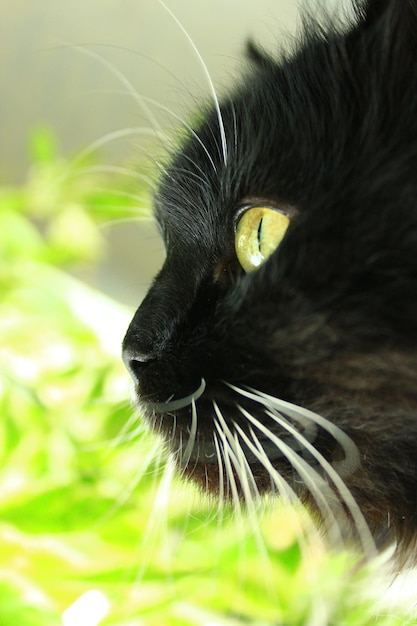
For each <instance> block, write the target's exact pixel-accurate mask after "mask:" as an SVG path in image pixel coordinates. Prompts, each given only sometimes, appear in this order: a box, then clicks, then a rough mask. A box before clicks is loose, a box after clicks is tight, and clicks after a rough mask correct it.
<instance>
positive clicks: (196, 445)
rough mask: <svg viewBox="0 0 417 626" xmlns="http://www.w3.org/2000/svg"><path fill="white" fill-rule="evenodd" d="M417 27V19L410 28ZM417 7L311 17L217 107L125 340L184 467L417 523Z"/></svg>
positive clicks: (234, 488) (343, 509) (244, 487)
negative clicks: (342, 25) (292, 42)
mask: <svg viewBox="0 0 417 626" xmlns="http://www.w3.org/2000/svg"><path fill="white" fill-rule="evenodd" d="M411 25H413V27H411ZM416 34H417V19H416V9H415V4H414V2H401V3H399V2H398V1H397V0H396V1H395V2H394V1H393V0H391V1H389V0H388V1H386V2H379V1H378V0H375V1H374V2H370V3H368V6H367V11H365V9H364V7H362V8H357V16H356V23H355V25H354V26H352V27H351V28H350V29H349V30H348V31H347V32H345V33H344V34H340V33H338V32H336V30H335V29H332V28H331V27H329V28H328V30H327V31H326V33H323V31H322V30H320V28H319V27H318V26H317V24H316V25H315V24H314V23H313V22H312V20H311V19H310V20H309V25H308V27H307V30H306V32H305V34H304V37H303V43H302V45H300V47H299V48H298V50H297V51H296V52H295V53H294V54H293V55H292V56H290V57H288V58H287V59H286V60H284V61H281V62H279V63H276V62H275V61H273V60H272V59H270V58H269V57H267V56H265V55H264V53H263V52H261V51H259V50H257V49H255V48H254V46H250V50H249V56H250V57H251V67H250V69H249V70H248V72H247V75H246V76H245V77H244V78H243V80H242V83H241V85H240V86H238V87H237V88H235V89H234V90H233V91H232V92H231V94H230V95H229V97H227V98H225V99H224V100H223V101H222V102H221V103H220V104H218V103H216V104H215V105H214V106H213V107H212V108H210V107H207V110H205V111H203V112H202V115H201V116H200V121H199V122H198V123H196V125H195V126H194V127H193V129H192V131H190V132H189V134H188V137H187V138H186V140H184V141H183V143H182V145H181V146H180V147H179V149H178V151H177V152H176V153H175V154H173V155H171V157H170V161H169V163H168V166H167V167H166V169H165V171H164V174H163V175H162V177H161V180H160V183H159V188H158V192H157V194H156V197H155V216H156V220H157V222H158V224H159V227H160V230H161V233H162V237H163V239H164V242H165V247H166V260H165V263H164V265H163V267H162V269H161V271H160V273H159V274H158V276H157V277H156V278H155V280H154V283H153V285H152V286H151V288H150V290H149V293H148V294H147V296H146V298H145V299H144V301H143V303H142V304H141V306H140V307H139V309H138V311H137V312H136V314H135V316H134V318H133V320H132V322H131V325H130V327H129V329H128V332H127V334H126V337H125V340H124V359H125V362H126V364H127V366H128V368H129V370H130V372H131V374H132V377H133V379H134V381H135V388H136V394H137V399H138V402H139V404H140V408H141V410H142V412H143V413H144V415H145V416H146V417H147V419H148V420H149V422H150V423H151V425H152V426H153V427H154V428H155V429H156V430H158V431H159V432H160V433H161V434H162V435H163V436H164V438H165V440H166V442H167V444H168V445H169V447H170V448H171V450H172V452H173V453H174V455H175V459H176V462H177V464H178V466H179V467H180V468H181V470H182V472H183V473H184V474H186V475H187V476H190V477H191V478H193V479H194V480H195V481H196V482H198V483H199V484H200V485H201V486H202V487H203V488H204V489H205V490H209V491H211V492H215V493H220V495H221V496H222V497H225V498H239V497H242V498H244V499H246V500H249V499H251V498H253V497H255V496H257V495H258V494H260V493H263V492H267V491H271V490H272V491H276V492H279V493H281V494H284V495H288V496H289V497H299V498H301V499H302V500H305V501H310V502H311V503H312V504H313V506H314V507H315V508H316V509H317V510H318V512H319V514H320V515H321V517H322V518H323V519H328V518H329V517H332V516H334V515H342V516H344V517H345V518H346V520H348V522H351V523H352V525H353V526H354V527H355V528H356V529H358V528H359V527H360V525H361V524H362V522H363V528H365V527H366V528H368V527H369V528H370V529H371V532H372V533H373V534H374V536H376V537H378V536H380V535H381V536H382V535H384V533H385V532H386V531H387V529H388V526H389V527H390V529H393V531H394V534H395V535H396V537H397V538H400V539H401V538H402V539H404V541H409V539H410V537H411V536H412V535H413V533H414V531H415V529H416V528H417V519H416V518H417V506H416V505H417V496H416V484H417V414H416V412H417V396H416V345H417V344H416V341H417V321H416V311H417V289H416V287H417V255H416V250H417V175H416V172H417V116H416V111H417V91H416V89H415V85H416V84H417V54H416V41H417V39H416Z"/></svg>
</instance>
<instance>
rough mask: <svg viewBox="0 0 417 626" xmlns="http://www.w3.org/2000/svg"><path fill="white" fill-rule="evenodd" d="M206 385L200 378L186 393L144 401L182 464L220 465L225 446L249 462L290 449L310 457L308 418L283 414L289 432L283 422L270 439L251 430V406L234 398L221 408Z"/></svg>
mask: <svg viewBox="0 0 417 626" xmlns="http://www.w3.org/2000/svg"><path fill="white" fill-rule="evenodd" d="M206 389H207V384H206V381H205V379H204V378H202V379H201V382H200V385H199V386H198V387H197V388H196V389H195V391H193V392H192V393H190V394H188V395H185V396H182V397H180V398H174V397H173V396H172V395H171V396H170V397H168V398H167V400H166V401H164V402H152V401H147V402H146V413H147V414H148V415H150V416H151V417H152V421H157V422H159V426H160V431H161V432H162V433H166V439H167V441H168V443H169V445H170V447H171V449H175V450H176V451H177V454H178V460H179V465H180V466H181V467H182V468H183V469H185V468H186V467H187V466H188V465H189V464H191V463H192V464H196V463H198V464H204V465H218V464H219V461H220V458H224V456H225V450H226V449H228V450H229V452H228V453H226V456H227V454H229V456H230V455H232V456H234V457H235V458H236V457H237V456H239V457H241V460H242V459H244V462H245V463H248V464H249V465H250V466H252V467H253V466H256V465H259V464H260V463H262V460H264V461H265V459H268V461H269V462H272V463H273V462H275V461H280V460H281V461H282V460H285V459H287V457H288V450H289V451H290V453H291V452H293V453H297V454H300V455H301V456H303V457H304V458H305V459H306V460H308V461H309V462H311V461H312V459H311V454H310V453H309V451H308V446H311V445H313V444H314V442H315V440H316V439H317V436H318V427H317V424H315V423H314V422H312V421H308V420H298V423H295V422H294V420H292V419H291V418H289V417H288V416H285V415H281V416H280V417H281V420H283V422H284V424H285V425H286V426H287V428H289V429H292V431H293V432H288V431H285V427H284V428H281V432H280V434H279V444H278V445H277V437H276V436H275V437H273V438H272V439H271V437H270V436H268V433H267V432H266V431H264V432H262V431H258V432H257V435H256V436H255V435H254V434H253V429H252V428H251V427H250V419H251V418H252V419H254V420H256V419H257V418H256V417H254V414H255V411H254V410H253V409H254V407H252V411H249V410H248V408H246V409H245V408H243V406H241V403H237V402H236V403H234V404H232V405H230V404H229V405H228V406H223V407H222V409H221V408H220V407H219V404H217V403H216V401H213V400H210V398H205V397H204V394H205V392H206ZM210 395H211V394H210ZM223 409H226V410H223ZM230 412H232V413H234V415H235V416H236V415H239V417H240V420H238V419H236V418H235V419H234V420H232V424H231V425H229V424H228V423H229V421H230V418H227V419H226V418H225V417H224V413H230ZM242 417H243V420H242ZM197 422H198V423H197ZM239 422H240V423H239ZM174 423H175V425H174ZM207 424H209V425H210V426H209V428H207ZM294 431H295V432H296V436H294ZM251 433H252V436H251ZM233 439H234V443H233ZM306 444H307V446H306Z"/></svg>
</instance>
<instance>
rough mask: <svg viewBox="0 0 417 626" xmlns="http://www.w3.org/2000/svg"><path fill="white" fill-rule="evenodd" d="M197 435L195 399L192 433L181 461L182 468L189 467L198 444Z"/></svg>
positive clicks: (192, 412)
mask: <svg viewBox="0 0 417 626" xmlns="http://www.w3.org/2000/svg"><path fill="white" fill-rule="evenodd" d="M196 434H197V408H196V405H195V399H194V398H192V400H191V427H190V433H189V438H188V441H187V445H186V447H185V450H184V453H183V456H182V459H181V465H182V467H187V466H188V463H189V462H190V459H191V455H192V452H193V449H194V446H195V443H196Z"/></svg>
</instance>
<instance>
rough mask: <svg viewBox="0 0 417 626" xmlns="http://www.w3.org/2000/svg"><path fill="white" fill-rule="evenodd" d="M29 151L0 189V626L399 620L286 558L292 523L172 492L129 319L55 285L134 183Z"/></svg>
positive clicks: (296, 558) (330, 571)
mask: <svg viewBox="0 0 417 626" xmlns="http://www.w3.org/2000/svg"><path fill="white" fill-rule="evenodd" d="M31 153H32V157H33V166H32V168H31V170H30V171H29V173H28V178H27V181H26V183H25V184H24V185H22V186H21V187H19V188H2V189H0V290H1V304H0V307H1V315H0V406H1V420H0V492H1V499H0V625H1V626H16V625H18V626H37V625H39V626H49V625H60V624H64V626H96V625H97V624H99V623H100V624H102V625H117V626H128V625H129V626H133V625H138V626H140V625H142V624H144V625H147V626H148V625H149V626H169V625H173V626H174V625H175V626H180V625H181V626H187V625H190V626H191V625H207V626H208V625H209V624H210V625H218V626H233V625H237V624H251V625H252V626H261V625H266V624H283V625H284V624H285V625H288V626H301V625H302V624H309V625H311V626H321V625H325V624H329V625H335V626H336V625H352V626H367V625H369V626H370V625H371V624H375V623H378V624H382V625H387V626H388V625H392V624H400V623H401V624H404V623H407V622H406V620H405V619H404V618H403V619H400V618H399V617H398V618H395V617H393V616H392V615H391V616H389V615H386V616H384V615H382V614H381V610H380V609H378V611H377V610H376V609H375V601H374V600H372V593H370V591H369V587H370V585H371V586H372V584H373V583H370V580H371V578H370V577H369V574H366V572H365V571H362V572H357V573H353V569H352V564H353V560H352V559H351V558H349V557H348V556H347V555H343V554H339V555H326V553H325V552H324V551H323V550H322V549H321V547H320V545H317V546H314V545H313V546H312V547H310V549H309V550H306V549H305V548H303V549H302V548H301V544H300V543H299V542H298V540H297V535H298V532H299V530H298V529H299V528H300V525H301V526H308V522H307V521H306V519H305V517H304V516H303V515H302V514H301V513H299V512H296V511H294V510H288V509H285V507H283V506H274V507H273V509H272V510H271V511H270V512H269V513H267V512H265V513H264V514H263V515H260V517H259V520H258V519H256V520H254V519H253V518H252V517H251V516H250V515H248V516H246V517H245V516H244V515H241V516H239V515H233V514H231V512H230V511H228V510H227V509H223V510H220V511H218V510H217V508H216V506H215V505H214V504H213V503H210V502H208V501H207V500H204V499H203V498H202V496H201V497H200V496H199V495H198V494H197V493H196V492H195V490H194V489H193V488H192V487H191V486H187V485H184V484H181V483H180V482H178V481H176V479H175V477H173V472H172V467H171V466H170V464H169V463H168V462H167V461H165V460H164V459H163V456H162V455H161V446H160V445H159V442H158V441H156V440H155V439H154V438H153V437H152V436H150V435H149V434H148V433H147V431H146V428H143V426H142V424H141V422H140V419H139V418H138V417H135V416H134V415H133V412H132V409H131V408H130V406H129V402H128V397H129V381H128V377H127V374H126V373H125V371H124V369H123V367H122V365H121V363H120V359H119V356H118V354H117V352H118V349H117V346H118V342H119V340H120V337H121V335H122V334H123V330H124V328H125V327H126V325H127V323H128V319H129V312H127V311H125V310H124V309H123V308H122V307H121V306H119V305H118V304H117V303H115V302H112V301H111V300H110V299H108V298H106V297H105V296H103V295H102V294H100V293H97V292H95V291H94V290H92V289H90V288H88V287H87V286H85V285H83V284H82V283H80V282H79V281H77V280H75V279H74V278H72V277H71V276H70V274H69V271H70V270H73V269H74V268H76V267H78V266H79V265H80V264H86V263H96V262H97V261H98V259H99V258H100V255H101V254H103V253H104V251H105V242H104V241H103V239H102V237H101V235H100V229H99V228H98V225H99V224H100V223H103V222H105V221H108V220H111V219H119V218H120V217H129V216H132V215H134V214H138V212H140V209H139V208H138V199H137V188H138V187H139V184H138V181H135V180H132V181H131V182H130V183H129V185H130V186H127V185H126V182H125V180H123V181H122V180H119V179H118V178H117V175H116V174H113V175H111V174H109V173H108V172H107V173H106V174H105V175H104V173H102V172H101V168H100V164H97V163H95V162H94V161H93V159H92V158H91V156H90V155H89V153H88V151H87V152H86V153H85V155H84V157H83V158H78V159H75V160H73V161H68V160H64V159H62V158H60V157H59V156H58V154H57V150H56V147H55V145H54V139H53V136H51V134H50V133H49V132H48V131H46V130H43V131H39V132H37V133H35V134H34V136H33V138H32V142H31ZM135 187H136V188H135ZM98 318H100V326H101V327H103V323H104V325H105V328H106V329H107V332H106V341H103V334H102V333H101V334H100V333H98V332H97V328H96V325H95V323H94V320H95V319H98ZM115 329H117V332H116V333H115V332H114V331H115ZM113 335H115V336H113ZM114 346H116V347H114ZM365 589H366V590H367V593H366V594H365V593H364V590H365ZM377 615H378V617H377ZM409 623H416V624H417V621H416V622H409Z"/></svg>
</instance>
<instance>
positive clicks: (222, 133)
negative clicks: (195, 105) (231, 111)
mask: <svg viewBox="0 0 417 626" xmlns="http://www.w3.org/2000/svg"><path fill="white" fill-rule="evenodd" d="M158 2H159V4H161V5H162V6H163V7H164V9H165V11H166V12H167V13H168V14H169V15H170V16H171V18H172V19H173V20H174V22H175V23H176V24H177V26H178V28H180V30H181V31H182V33H183V34H184V36H185V37H186V39H187V41H188V43H189V44H190V46H191V48H192V49H193V51H194V53H195V55H196V57H197V59H198V60H199V62H200V64H201V67H202V69H203V72H204V74H205V76H206V79H207V82H208V84H209V87H210V90H211V94H212V96H213V101H214V106H215V108H216V113H217V120H218V123H219V129H220V137H221V143H222V152H223V162H224V164H225V165H226V164H227V142H226V133H225V129H224V123H223V118H222V113H221V110H220V104H219V99H218V97H217V94H216V90H215V88H214V83H213V81H212V79H211V76H210V73H209V71H208V68H207V65H206V64H205V62H204V60H203V57H202V56H201V54H200V52H199V51H198V48H197V46H196V45H195V43H194V41H193V40H192V39H191V37H190V35H189V34H188V33H187V31H186V30H185V28H184V26H183V25H182V24H181V22H180V21H179V19H178V18H177V17H176V16H175V15H174V13H173V12H172V11H171V9H169V8H168V7H167V5H166V4H165V2H163V0H158Z"/></svg>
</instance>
